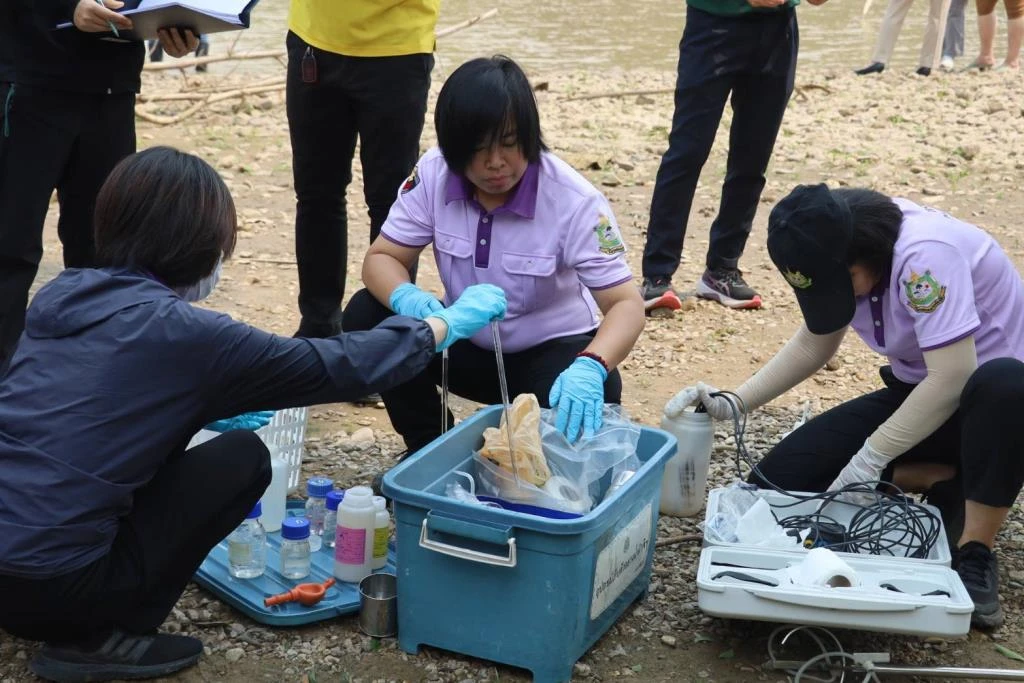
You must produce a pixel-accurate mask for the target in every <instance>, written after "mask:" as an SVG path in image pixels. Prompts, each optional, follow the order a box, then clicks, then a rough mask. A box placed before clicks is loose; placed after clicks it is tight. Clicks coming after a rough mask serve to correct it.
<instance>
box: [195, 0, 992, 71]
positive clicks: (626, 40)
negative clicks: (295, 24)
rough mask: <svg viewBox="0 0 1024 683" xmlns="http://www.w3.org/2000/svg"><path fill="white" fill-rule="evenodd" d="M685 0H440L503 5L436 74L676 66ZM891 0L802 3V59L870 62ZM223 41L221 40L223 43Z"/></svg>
mask: <svg viewBox="0 0 1024 683" xmlns="http://www.w3.org/2000/svg"><path fill="white" fill-rule="evenodd" d="M336 1H337V2H350V1H352V0H336ZM684 2H685V0H587V1H586V2H583V1H582V0H525V1H524V0H442V3H441V19H440V21H439V22H438V28H439V29H442V28H444V27H446V26H450V25H452V24H456V23H458V22H460V21H463V20H465V19H468V18H470V17H473V16H476V15H479V14H482V13H484V12H486V11H487V10H490V9H492V8H497V9H498V14H497V15H496V16H494V17H492V18H490V19H487V20H486V21H483V22H480V23H479V24H476V25H475V26H472V27H471V28H468V29H465V30H463V31H459V32H457V33H454V34H452V35H451V36H447V37H445V38H442V39H441V40H439V41H438V50H437V60H438V61H437V63H438V67H439V69H438V70H437V71H435V73H434V77H435V78H443V77H444V76H445V75H447V74H448V73H450V72H451V71H452V69H454V68H455V67H456V66H458V65H459V64H461V63H462V62H463V61H465V60H466V59H470V58H472V57H478V56H482V55H490V54H495V53H502V54H507V55H509V56H510V57H512V58H514V59H515V60H516V61H518V62H520V63H521V64H522V65H523V66H524V67H525V68H526V69H527V70H528V71H529V72H531V73H533V74H537V75H543V74H544V73H545V72H550V71H555V70H557V71H564V70H573V69H605V68H609V67H619V68H624V69H632V68H653V69H667V70H671V69H674V67H675V63H676V59H677V57H678V46H679V38H680V36H681V35H682V28H683V22H684V17H685V14H686V10H685V5H684ZM288 3H289V0H261V1H260V3H259V5H257V6H256V8H255V9H254V10H253V14H252V27H251V28H250V29H249V30H248V31H245V32H244V33H243V35H242V36H241V38H240V39H239V43H238V46H237V48H236V51H238V52H247V51H250V50H265V49H281V48H283V46H284V33H285V31H286V25H287V14H288ZM885 5H886V0H873V1H872V2H871V6H870V9H869V11H868V14H867V15H866V16H864V15H863V10H864V0H830V2H827V3H826V4H824V5H822V6H820V7H813V6H811V5H808V4H806V3H805V4H803V5H801V6H800V7H799V8H798V12H799V21H800V60H801V64H802V65H805V66H806V65H808V64H812V63H813V64H819V65H824V66H827V67H834V68H857V67H860V66H864V65H865V64H867V63H868V61H869V59H870V57H871V52H872V46H873V45H874V41H875V37H876V35H877V32H878V26H879V23H880V22H881V17H882V13H883V12H884V11H885ZM927 6H928V3H926V2H917V3H914V5H913V6H912V8H911V10H910V15H909V16H908V18H907V21H906V23H905V24H904V28H903V33H902V34H901V35H900V40H899V43H898V44H897V47H896V53H895V55H894V57H893V60H892V64H891V66H892V67H894V68H904V69H906V70H908V71H909V70H912V69H914V68H916V66H917V61H916V60H917V54H918V50H919V48H920V46H921V37H922V34H923V32H924V18H925V14H926V8H927ZM971 9H972V8H971V7H969V8H968V10H969V11H968V14H969V18H968V22H967V41H968V51H970V50H971V48H972V46H973V45H976V44H977V40H976V28H975V26H974V20H973V16H972V15H973V12H972V11H971ZM233 40H234V36H232V34H223V36H214V37H213V51H214V52H219V51H222V50H225V49H227V45H228V44H230V43H231V41H233ZM218 48H219V49H218ZM243 68H244V69H245V70H246V71H254V70H255V71H257V72H259V71H263V70H265V71H266V73H274V72H276V71H277V70H279V69H280V66H279V65H277V64H276V63H275V62H273V61H260V62H251V63H249V64H246V65H244V67H243Z"/></svg>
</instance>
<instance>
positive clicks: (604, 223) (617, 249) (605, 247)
mask: <svg viewBox="0 0 1024 683" xmlns="http://www.w3.org/2000/svg"><path fill="white" fill-rule="evenodd" d="M594 232H595V233H597V248H598V249H599V250H600V251H601V253H603V254H622V253H624V252H625V251H626V245H624V244H623V243H622V237H621V236H620V235H619V231H618V230H617V229H616V228H615V226H614V225H612V222H611V220H609V219H608V216H599V217H598V219H597V225H596V226H594Z"/></svg>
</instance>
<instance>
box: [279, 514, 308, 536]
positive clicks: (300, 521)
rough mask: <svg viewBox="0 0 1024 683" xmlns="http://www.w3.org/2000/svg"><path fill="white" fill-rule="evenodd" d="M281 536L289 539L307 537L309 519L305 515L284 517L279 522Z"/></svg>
mask: <svg viewBox="0 0 1024 683" xmlns="http://www.w3.org/2000/svg"><path fill="white" fill-rule="evenodd" d="M281 538H284V539H287V540H289V541H301V540H302V539H304V538H309V520H308V519H306V518H305V517H286V518H285V520H284V521H283V522H281Z"/></svg>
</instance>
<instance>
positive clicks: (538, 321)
mask: <svg viewBox="0 0 1024 683" xmlns="http://www.w3.org/2000/svg"><path fill="white" fill-rule="evenodd" d="M381 234H382V235H383V236H384V237H386V238H387V239H389V240H391V241H392V242H394V243H395V244H399V245H402V246H405V247H425V246H427V245H428V244H433V245H434V258H435V259H436V260H437V270H438V272H439V274H440V276H441V281H442V282H443V283H444V291H445V298H444V301H445V304H451V302H452V301H454V300H455V299H457V298H459V295H460V294H462V292H463V290H465V289H466V288H467V287H469V286H470V285H475V284H480V283H485V282H486V283H490V284H493V285H497V286H498V287H501V288H502V289H503V290H504V291H505V296H506V297H507V299H508V311H507V313H506V315H505V320H503V321H502V322H501V323H500V331H501V344H502V349H503V350H504V351H511V352H515V351H522V350H523V349H528V348H530V347H533V346H536V345H537V344H540V343H541V342H544V341H547V340H549V339H553V338H556V337H565V336H568V335H573V334H581V333H584V332H589V331H591V330H593V329H594V328H596V327H597V325H598V316H597V314H598V308H597V304H596V303H595V302H594V298H593V297H592V296H591V295H590V291H589V290H597V289H607V288H609V287H614V286H616V285H620V284H622V283H624V282H629V281H630V280H632V278H633V276H632V273H631V272H630V270H629V266H627V265H626V259H625V258H624V254H625V251H626V248H625V245H624V244H623V242H622V237H621V236H620V234H619V230H618V227H617V225H616V222H615V217H614V216H613V215H612V211H611V208H610V207H609V205H608V201H607V200H606V199H605V198H604V197H603V196H602V195H601V193H600V192H598V191H597V189H595V188H594V186H593V185H591V184H590V183H589V182H587V180H586V179H584V178H583V176H581V175H580V174H579V173H577V172H576V171H574V170H573V169H572V168H571V167H570V166H569V165H568V164H566V163H565V162H564V161H562V160H561V159H559V158H558V157H556V156H555V155H553V154H549V153H546V152H545V153H542V154H541V159H540V162H539V163H536V164H530V165H529V166H528V167H527V170H526V173H525V174H524V175H523V178H522V180H520V181H519V184H518V185H517V186H516V187H515V188H514V190H513V192H512V193H511V194H510V195H509V198H508V200H507V201H506V202H505V204H504V205H503V206H500V207H498V208H497V209H495V210H494V211H491V212H488V211H487V210H485V209H484V208H483V207H482V206H481V205H480V204H479V203H477V201H476V200H475V199H474V198H473V188H472V185H471V184H470V183H469V181H468V180H466V179H465V178H464V177H463V176H461V175H456V174H453V173H452V172H451V171H450V170H449V169H448V166H447V164H445V161H444V157H443V156H442V155H441V151H440V150H439V149H437V148H434V149H431V150H430V151H429V152H427V153H426V154H424V155H423V157H422V158H421V159H420V160H419V163H418V164H417V166H416V168H415V169H413V172H412V175H411V176H410V177H409V179H408V180H406V182H405V184H404V185H403V186H402V188H401V189H400V190H399V193H398V199H397V201H396V202H395V203H394V205H393V206H392V207H391V212H390V213H389V214H388V218H387V221H386V222H385V223H384V226H383V228H382V229H381ZM472 341H473V343H474V344H476V345H477V346H480V347H482V348H487V349H490V348H493V342H492V337H491V330H490V328H486V329H484V330H481V331H480V332H479V333H477V334H476V336H474V337H473V339H472Z"/></svg>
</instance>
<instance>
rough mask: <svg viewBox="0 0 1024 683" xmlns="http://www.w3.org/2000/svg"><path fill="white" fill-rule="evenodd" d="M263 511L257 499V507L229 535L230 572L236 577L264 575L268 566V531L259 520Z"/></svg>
mask: <svg viewBox="0 0 1024 683" xmlns="http://www.w3.org/2000/svg"><path fill="white" fill-rule="evenodd" d="M262 513H263V508H262V506H261V505H260V502H259V501H256V507H254V508H253V509H252V511H251V512H249V514H248V515H246V516H245V520H244V521H243V522H242V523H241V524H239V525H238V528H237V529H235V530H234V531H232V532H231V533H230V534H229V535H228V572H229V573H230V574H231V576H233V577H235V578H236V579H255V578H256V577H257V576H263V571H264V570H265V569H266V567H267V532H266V531H264V530H263V525H262V524H260V520H259V517H260V515H261V514H262Z"/></svg>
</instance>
